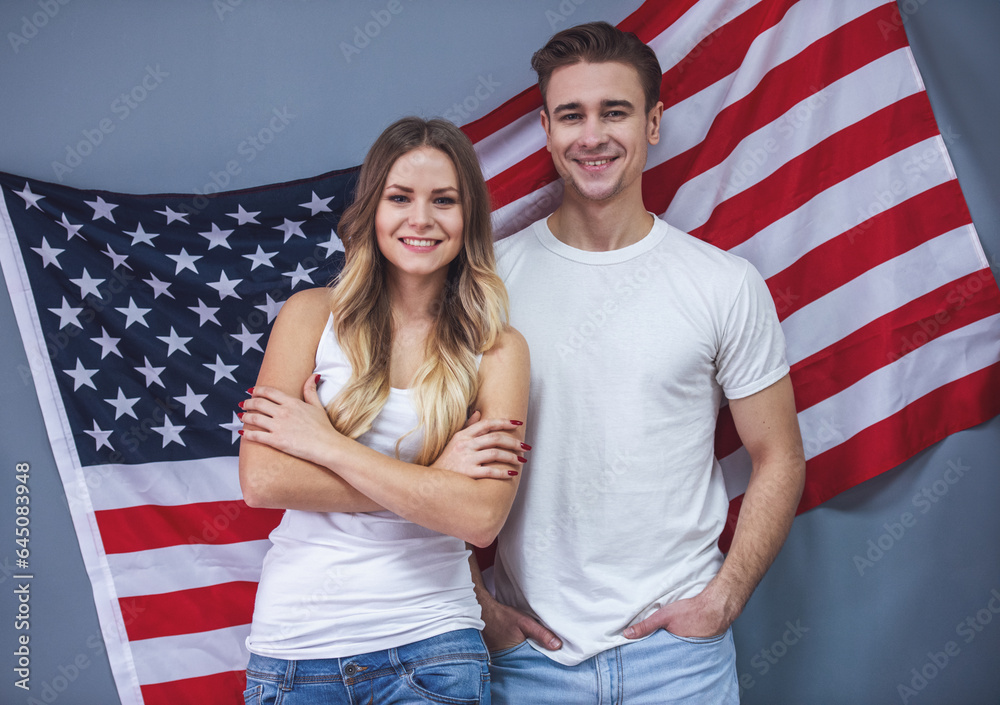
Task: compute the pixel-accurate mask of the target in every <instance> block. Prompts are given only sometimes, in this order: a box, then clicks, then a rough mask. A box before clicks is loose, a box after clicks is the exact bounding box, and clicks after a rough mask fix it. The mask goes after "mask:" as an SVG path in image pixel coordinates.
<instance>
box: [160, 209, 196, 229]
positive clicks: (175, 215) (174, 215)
mask: <svg viewBox="0 0 1000 705" xmlns="http://www.w3.org/2000/svg"><path fill="white" fill-rule="evenodd" d="M166 209H167V210H165V211H156V212H157V213H159V214H160V215H165V216H167V225H170V224H171V223H172V222H174V221H175V220H179V221H181V222H182V223H184V224H185V225H190V223H189V222H187V217H188V216H187V213H183V212H178V211H175V210H174V209H173V208H171V207H170V206H166Z"/></svg>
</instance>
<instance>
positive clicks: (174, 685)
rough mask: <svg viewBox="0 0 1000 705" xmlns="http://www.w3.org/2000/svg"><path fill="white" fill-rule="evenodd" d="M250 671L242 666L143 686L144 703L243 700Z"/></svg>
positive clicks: (170, 703) (161, 704)
mask: <svg viewBox="0 0 1000 705" xmlns="http://www.w3.org/2000/svg"><path fill="white" fill-rule="evenodd" d="M246 684H247V674H246V671H245V670H243V669H242V668H241V669H239V670H235V671H227V672H224V673H213V674H212V675H209V676H200V677H196V678H184V679H181V680H176V681H170V682H168V683H153V684H150V685H144V686H142V698H143V702H144V703H145V705H177V704H178V703H242V702H243V698H242V697H241V695H240V694H241V693H242V692H243V691H244V690H246Z"/></svg>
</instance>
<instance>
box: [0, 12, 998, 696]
mask: <svg viewBox="0 0 1000 705" xmlns="http://www.w3.org/2000/svg"><path fill="white" fill-rule="evenodd" d="M620 26H621V27H622V28H623V29H626V30H630V31H634V32H636V34H638V35H639V37H640V38H641V39H642V40H643V41H645V42H647V43H648V44H649V45H650V46H652V47H653V49H654V50H655V51H656V53H657V55H658V56H659V59H660V63H661V65H662V66H663V68H664V71H665V72H664V77H663V86H662V96H663V100H664V104H665V107H666V112H665V115H664V119H663V124H664V129H663V130H662V138H661V142H660V144H659V145H657V146H656V147H655V148H654V149H653V150H652V151H651V153H650V160H649V163H648V165H647V172H646V174H645V177H644V182H643V183H644V198H645V201H646V206H647V208H648V209H649V210H651V211H653V212H654V213H657V214H659V215H662V216H663V217H665V218H666V219H667V220H668V221H669V222H670V223H671V224H673V225H675V226H677V227H679V228H681V229H684V230H687V231H689V232H692V233H693V234H695V235H696V236H698V237H701V238H703V239H705V240H707V241H709V242H711V243H713V244H715V245H717V246H719V247H722V248H725V249H728V250H731V251H733V252H735V253H737V254H739V255H741V256H744V257H746V258H747V259H749V260H750V261H751V262H753V263H754V265H755V266H756V267H757V268H758V269H759V270H760V271H761V273H762V274H763V275H764V277H765V278H766V280H767V283H768V286H769V287H770V290H771V293H772V294H773V296H774V299H775V303H776V306H777V309H778V312H779V317H780V319H781V321H782V327H783V329H784V331H785V334H786V338H787V340H788V355H789V362H790V363H791V365H792V378H793V382H794V385H795V393H796V402H797V407H798V412H799V421H800V425H801V427H802V431H803V437H804V442H805V447H806V453H807V457H808V479H807V486H806V491H805V495H804V497H803V500H802V505H801V507H800V510H806V509H808V508H810V507H813V506H816V505H817V504H819V503H821V502H823V501H824V500H826V499H828V498H830V497H832V496H834V495H835V494H837V493H838V492H841V491H843V490H844V489H847V488H848V487H851V486H852V485H854V484H857V483H859V482H862V481H864V480H866V479H869V478H871V477H874V476H875V475H877V474H879V473H881V472H884V471H886V470H888V469H890V468H893V467H895V466H896V465H898V464H899V463H901V462H902V461H903V460H905V459H906V458H908V457H910V456H911V455H913V454H914V453H916V452H918V451H919V450H921V449H923V448H925V447H927V446H928V445H930V444H932V443H934V442H936V441H938V440H940V439H941V438H943V437H945V436H946V435H948V434H950V433H953V432H955V431H958V430H961V429H964V428H968V427H970V426H973V425H975V424H978V423H981V422H983V421H985V420H987V419H989V418H991V417H992V416H994V415H996V414H997V413H998V412H1000V362H998V361H1000V291H998V289H997V285H996V282H995V281H994V278H993V276H992V273H991V271H990V269H989V266H988V262H987V260H986V257H985V255H984V253H983V251H982V248H981V246H980V244H979V241H978V237H977V235H976V232H975V229H974V227H973V225H972V221H971V217H970V215H969V212H968V209H967V207H966V205H965V202H964V199H963V197H962V194H961V191H960V189H959V186H958V182H957V180H956V176H955V172H954V169H953V167H952V165H951V161H950V159H949V157H948V154H947V149H946V138H945V137H943V136H942V134H941V133H940V130H939V129H938V127H937V125H936V123H935V121H934V117H933V114H932V112H931V108H930V104H929V102H928V100H927V96H926V93H925V92H924V87H923V83H922V81H921V79H920V76H919V74H918V72H917V69H916V65H915V63H914V61H913V57H912V55H911V53H910V50H909V48H908V45H907V41H906V35H905V31H904V29H903V18H902V17H901V16H900V12H899V9H898V8H897V6H896V4H895V3H894V2H888V3H882V2H878V1H877V0H840V1H839V2H837V3H830V2H826V1H825V0H799V2H793V1H790V0H758V1H752V0H745V1H742V2H736V1H734V0H697V1H696V0H676V1H675V2H670V3H661V2H652V1H650V2H647V3H644V4H643V5H641V6H640V7H639V8H638V9H637V10H636V11H635V12H634V13H633V14H632V15H630V16H629V17H627V18H626V19H625V20H624V21H622V22H621V23H620ZM557 28H558V27H557ZM526 60H527V58H526ZM540 106H541V97H540V95H539V93H538V91H537V89H536V88H534V87H531V88H526V90H524V91H523V92H522V93H520V94H519V95H517V96H515V97H514V98H512V99H511V100H510V101H508V102H507V103H505V104H504V105H503V106H501V107H500V108H498V109H497V110H495V111H494V112H492V113H490V114H489V115H487V116H486V117H484V118H483V119H481V120H478V121H476V122H474V123H472V124H469V125H466V126H465V130H466V132H467V134H469V136H470V137H471V138H472V140H473V141H474V143H475V144H476V148H477V151H478V153H479V155H480V159H481V161H482V163H483V167H484V170H485V172H486V174H487V177H488V179H489V184H490V188H491V192H492V194H493V199H494V209H495V210H494V218H495V224H496V227H497V231H498V235H499V236H501V237H502V236H506V235H508V234H510V233H512V232H514V231H516V230H518V229H520V228H521V227H523V226H524V225H526V224H528V223H529V222H531V221H533V220H536V219H538V218H540V217H543V216H545V215H547V214H548V213H550V212H551V211H552V210H553V209H554V208H555V207H556V205H557V204H558V201H559V198H560V189H561V185H560V182H559V181H558V180H557V178H556V174H555V173H554V171H553V169H552V166H551V161H550V159H549V157H548V153H547V152H546V150H545V143H544V134H543V133H542V130H541V127H540V126H539V121H538V114H537V113H538V109H539V108H540ZM354 177H355V172H354V171H353V170H349V171H345V172H340V173H333V174H326V175H323V176H320V177H316V178H315V179H308V180H303V181H300V182H295V183H290V184H281V185H277V186H274V187H271V188H263V189H254V190H249V191H241V192H230V193H224V194H220V195H216V196H214V197H212V198H206V197H204V196H198V195H187V196H184V195H157V196H130V195H125V194H112V193H108V192H101V191H78V190H74V189H69V188H65V187H62V186H56V185H52V184H46V183H41V182H37V181H33V180H29V179H24V178H19V177H14V176H10V175H0V189H2V192H3V198H2V199H0V231H2V235H3V237H2V238H0V259H2V263H3V268H4V276H5V278H6V279H7V282H8V288H9V289H10V293H11V298H12V301H13V303H14V307H15V312H16V314H17V318H18V324H19V327H20V329H21V334H22V337H23V338H24V340H25V346H26V349H27V353H28V359H29V361H30V363H31V376H32V377H33V380H34V384H35V387H36V389H37V391H38V395H39V399H40V402H41V404H42V407H43V413H44V415H45V419H46V426H47V430H48V433H49V437H50V440H51V443H52V447H53V451H54V454H55V457H56V459H57V465H58V467H59V471H60V473H61V475H62V479H63V483H64V486H65V487H66V492H67V496H68V498H69V502H70V509H71V512H72V516H73V520H74V523H75V526H76V530H77V534H78V538H79V541H80V545H81V549H82V552H83V555H84V559H85V563H86V565H87V568H88V571H89V574H90V576H91V581H92V584H93V587H94V595H95V601H96V605H97V610H98V614H99V617H100V619H101V624H102V630H103V634H104V638H105V641H106V643H107V646H108V654H109V658H110V660H111V665H112V670H113V672H114V674H115V679H116V683H117V686H118V690H119V695H120V697H121V699H122V702H123V703H125V704H126V705H131V704H133V703H141V702H145V703H147V704H150V705H153V704H159V703H161V702H162V703H166V702H168V701H170V702H218V703H238V702H240V697H239V692H240V690H241V689H242V669H243V668H244V666H245V664H246V658H247V654H246V652H245V649H244V645H243V640H244V638H245V636H246V634H247V632H248V623H249V620H250V616H251V612H252V606H253V596H254V591H255V586H256V581H257V579H258V577H259V572H260V563H261V559H262V556H263V554H264V552H265V551H266V549H267V547H268V542H267V534H268V532H269V531H270V529H271V528H272V527H273V526H274V525H275V524H276V523H277V521H278V518H279V513H278V512H274V511H268V510H251V509H249V508H247V507H246V505H245V504H243V502H242V501H241V499H240V491H239V485H238V479H237V469H236V452H237V435H236V429H237V428H239V424H238V422H237V419H236V417H235V406H236V403H237V402H238V401H239V400H240V399H242V398H244V393H243V392H244V390H245V389H246V388H247V387H248V386H250V385H251V384H252V383H253V379H254V377H255V374H256V369H257V366H258V364H259V362H260V359H261V351H262V349H263V347H264V345H265V344H266V339H267V331H268V328H269V324H270V322H271V321H272V320H273V318H274V315H275V314H276V312H277V310H278V308H279V307H280V305H281V302H282V301H283V300H284V299H285V298H287V296H288V295H289V294H290V293H291V292H292V291H294V290H297V289H300V288H304V287H306V286H313V285H322V284H326V283H327V282H328V281H329V280H330V279H331V277H333V276H334V275H335V273H336V272H337V271H338V269H339V266H340V264H341V263H342V255H341V254H339V252H340V250H341V249H342V248H341V247H340V243H339V239H338V238H337V236H336V227H337V222H338V218H339V214H340V213H341V211H342V209H343V207H344V206H345V205H346V202H347V200H348V199H349V198H350V193H351V189H352V187H353V182H354ZM716 452H717V455H718V456H719V457H720V459H721V460H722V463H723V466H724V469H725V470H726V475H727V486H728V488H729V491H730V496H731V497H732V498H733V502H732V511H731V515H732V516H735V515H736V512H738V509H739V502H740V496H741V494H742V492H743V490H744V489H745V487H746V482H747V478H748V475H749V464H748V458H747V456H746V453H745V452H744V451H743V450H742V449H741V447H740V442H739V439H738V437H737V435H736V433H735V430H734V428H733V425H732V421H731V419H730V418H729V416H728V414H727V413H725V411H723V413H722V415H721V416H720V420H719V431H718V438H717V444H716ZM726 539H727V537H725V536H724V537H723V543H725V541H726ZM178 615H183V618H180V617H178Z"/></svg>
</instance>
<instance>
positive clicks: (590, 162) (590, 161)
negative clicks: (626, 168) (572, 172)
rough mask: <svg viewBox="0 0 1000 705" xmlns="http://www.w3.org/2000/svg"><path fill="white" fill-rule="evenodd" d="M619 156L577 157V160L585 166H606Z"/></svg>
mask: <svg viewBox="0 0 1000 705" xmlns="http://www.w3.org/2000/svg"><path fill="white" fill-rule="evenodd" d="M617 158H618V157H605V158H603V159H577V160H576V161H577V162H579V163H580V164H582V165H583V166H604V165H605V164H609V163H611V162H613V161H614V160H615V159H617Z"/></svg>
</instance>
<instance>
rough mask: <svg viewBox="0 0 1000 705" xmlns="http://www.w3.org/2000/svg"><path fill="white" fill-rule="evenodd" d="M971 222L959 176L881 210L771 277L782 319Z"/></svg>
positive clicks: (772, 292)
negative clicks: (957, 178)
mask: <svg viewBox="0 0 1000 705" xmlns="http://www.w3.org/2000/svg"><path fill="white" fill-rule="evenodd" d="M971 222H972V217H971V216H970V215H969V211H968V209H967V208H966V207H965V201H964V200H963V199H962V190H961V188H959V185H958V181H957V180H955V179H952V180H951V181H946V182H945V183H943V184H941V185H939V186H935V187H933V188H930V189H927V190H926V191H924V192H923V193H920V194H917V195H916V196H913V197H912V198H909V199H907V200H905V201H903V202H902V203H899V204H897V205H895V206H893V207H891V208H889V209H888V210H885V211H882V212H881V213H879V214H878V215H876V216H874V217H872V218H869V219H868V220H866V221H864V222H863V223H861V224H860V225H858V226H857V227H855V228H852V229H851V230H849V231H847V232H845V233H842V234H840V235H838V236H837V237H834V238H832V239H830V240H828V241H827V242H824V243H822V244H819V245H817V246H815V247H813V248H812V249H811V250H809V252H807V253H806V254H805V255H803V256H802V257H800V258H799V259H798V261H796V262H795V263H794V264H792V265H791V266H789V267H787V268H785V269H784V270H782V271H780V272H778V273H777V274H775V275H773V276H771V277H769V278H768V280H767V286H768V289H770V291H771V295H772V297H774V303H775V306H776V307H777V310H778V318H779V319H780V320H785V319H786V318H788V317H789V316H790V315H792V314H793V313H795V312H796V311H798V310H800V309H802V308H804V307H805V306H808V305H809V304H811V303H812V302H814V301H816V300H817V299H820V298H822V297H823V296H825V295H826V294H828V293H829V292H831V291H833V290H834V289H836V288H838V287H840V286H843V285H844V284H846V283H847V282H849V281H851V280H852V279H854V278H856V277H859V276H861V275H862V274H864V273H865V272H866V271H868V270H869V269H871V268H873V267H875V266H878V265H880V264H882V263H884V262H888V261H889V260H891V259H893V258H894V257H898V256H899V255H901V254H903V253H904V252H909V251H910V250H911V249H913V248H914V247H917V246H918V245H920V244H922V243H924V242H927V241H928V240H931V239H933V238H935V237H937V236H938V235H942V234H943V233H947V232H950V231H952V230H954V229H955V228H958V227H961V226H963V225H968V224H969V223H971Z"/></svg>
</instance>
